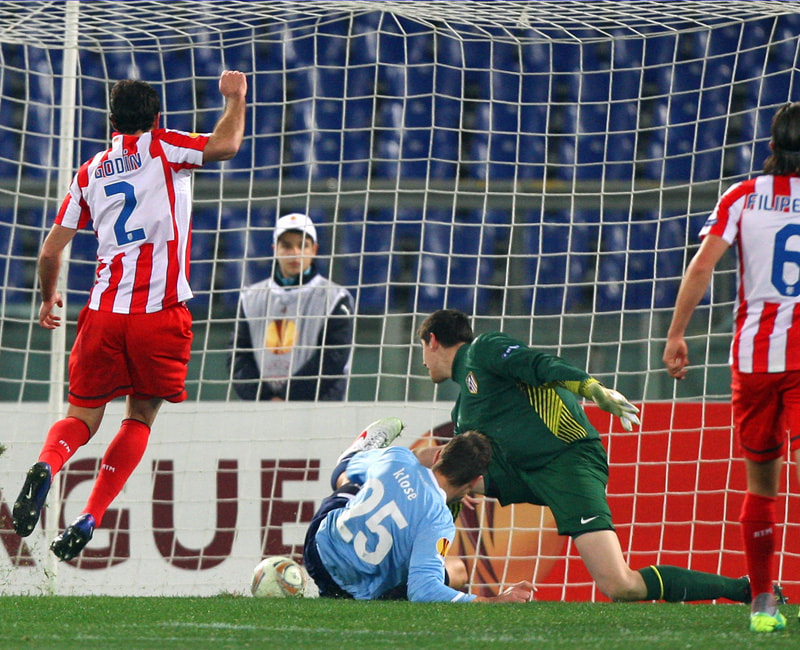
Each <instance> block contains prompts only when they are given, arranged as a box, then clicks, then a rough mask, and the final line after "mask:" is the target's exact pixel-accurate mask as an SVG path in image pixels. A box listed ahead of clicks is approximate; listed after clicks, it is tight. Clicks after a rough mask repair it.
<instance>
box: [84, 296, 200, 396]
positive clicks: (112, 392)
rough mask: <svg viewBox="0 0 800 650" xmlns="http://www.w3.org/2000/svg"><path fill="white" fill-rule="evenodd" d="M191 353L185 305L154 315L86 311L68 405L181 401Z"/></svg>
mask: <svg viewBox="0 0 800 650" xmlns="http://www.w3.org/2000/svg"><path fill="white" fill-rule="evenodd" d="M191 350H192V315H191V313H190V312H189V309H188V308H187V307H186V305H184V304H179V305H175V306H174V307H170V308H168V309H163V310H161V311H157V312H154V313H152V314H114V313H110V312H103V311H95V310H93V309H89V308H88V307H84V308H83V310H82V311H81V313H80V316H79V317H78V331H77V334H76V336H75V343H74V344H73V346H72V352H71V353H70V355H69V403H70V404H74V405H75V406H84V407H88V408H96V407H98V406H103V404H106V403H107V402H110V401H111V400H112V399H114V398H115V397H119V396H121V395H131V396H133V397H135V398H137V399H153V398H161V399H165V400H167V401H169V402H182V401H183V400H185V399H186V371H187V366H188V364H189V356H190V354H191Z"/></svg>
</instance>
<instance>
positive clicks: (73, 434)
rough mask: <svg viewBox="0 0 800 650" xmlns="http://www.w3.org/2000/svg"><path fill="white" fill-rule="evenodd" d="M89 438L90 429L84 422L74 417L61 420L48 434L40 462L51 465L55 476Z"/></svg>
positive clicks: (40, 453) (40, 454)
mask: <svg viewBox="0 0 800 650" xmlns="http://www.w3.org/2000/svg"><path fill="white" fill-rule="evenodd" d="M89 438H90V436H89V427H88V426H87V425H86V423H85V422H84V421H83V420H79V419H78V418H76V417H72V416H70V417H66V418H64V419H63V420H59V421H58V422H56V423H55V424H53V426H51V427H50V431H48V432H47V438H45V441H44V445H42V450H41V451H40V452H39V462H42V463H47V464H48V465H50V469H51V471H52V472H53V475H54V476H55V475H56V474H57V473H58V472H59V470H61V468H62V467H64V465H66V463H67V461H68V460H69V459H70V458H72V456H73V455H74V454H75V452H76V451H78V448H79V447H82V446H83V445H85V444H86V443H87V442H89Z"/></svg>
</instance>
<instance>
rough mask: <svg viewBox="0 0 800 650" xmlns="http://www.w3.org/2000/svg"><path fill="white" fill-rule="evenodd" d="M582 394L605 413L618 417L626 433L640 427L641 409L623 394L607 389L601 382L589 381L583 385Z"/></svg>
mask: <svg viewBox="0 0 800 650" xmlns="http://www.w3.org/2000/svg"><path fill="white" fill-rule="evenodd" d="M581 394H582V395H583V396H584V397H588V398H589V399H591V400H592V401H593V402H594V403H595V404H597V405H598V406H599V407H600V408H601V409H603V410H604V411H606V412H608V413H611V415H616V416H617V417H618V418H619V419H620V422H622V427H623V428H624V429H625V431H632V430H633V425H634V424H635V425H636V426H639V425H640V424H641V421H640V420H639V416H638V415H637V414H638V413H639V409H638V408H636V407H635V406H634V405H633V404H631V403H630V402H629V401H628V398H626V397H625V395H623V394H622V393H620V392H619V391H616V390H612V389H610V388H606V387H605V386H603V384H601V383H600V382H599V381H597V380H595V379H589V380H587V381H586V382H584V383H583V385H581Z"/></svg>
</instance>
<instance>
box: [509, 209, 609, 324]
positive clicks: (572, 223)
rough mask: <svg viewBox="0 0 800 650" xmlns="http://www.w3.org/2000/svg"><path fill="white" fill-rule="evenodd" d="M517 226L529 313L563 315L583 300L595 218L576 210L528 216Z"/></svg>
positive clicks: (592, 247)
mask: <svg viewBox="0 0 800 650" xmlns="http://www.w3.org/2000/svg"><path fill="white" fill-rule="evenodd" d="M525 218H526V219H527V221H524V222H522V223H521V224H520V231H521V243H522V254H523V258H524V259H525V260H526V265H525V268H524V276H523V282H524V285H525V287H526V289H525V300H526V301H531V313H532V314H534V315H536V314H557V313H566V312H567V311H569V310H570V309H572V308H574V307H576V306H577V305H578V304H579V303H580V302H581V301H582V300H584V299H585V295H586V293H587V287H586V285H587V283H588V274H589V272H590V271H591V270H592V269H593V265H594V261H593V260H594V243H593V242H594V240H595V239H596V231H597V222H598V221H599V218H600V217H599V215H598V214H597V213H596V212H591V211H584V210H577V211H575V212H573V213H569V212H566V211H559V212H552V213H545V214H543V215H542V214H540V213H533V212H532V213H529V214H528V215H526V216H525Z"/></svg>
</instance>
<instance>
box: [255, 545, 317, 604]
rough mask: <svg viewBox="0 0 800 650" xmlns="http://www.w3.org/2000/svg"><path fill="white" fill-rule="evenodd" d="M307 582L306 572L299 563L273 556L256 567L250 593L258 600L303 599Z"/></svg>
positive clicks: (280, 556) (287, 558)
mask: <svg viewBox="0 0 800 650" xmlns="http://www.w3.org/2000/svg"><path fill="white" fill-rule="evenodd" d="M306 582H307V579H306V572H305V570H304V569H303V567H301V566H300V565H299V564H298V563H297V562H295V561H294V560H293V559H291V558H289V557H285V556H283V555H273V556H272V557H268V558H265V559H263V560H261V562H259V563H258V564H257V565H256V568H255V569H254V570H253V580H252V582H251V583H250V592H251V593H252V594H253V596H255V597H256V598H302V597H303V596H304V595H305V591H306Z"/></svg>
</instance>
